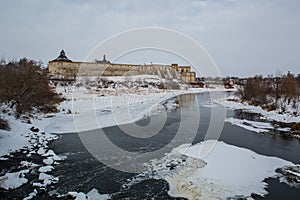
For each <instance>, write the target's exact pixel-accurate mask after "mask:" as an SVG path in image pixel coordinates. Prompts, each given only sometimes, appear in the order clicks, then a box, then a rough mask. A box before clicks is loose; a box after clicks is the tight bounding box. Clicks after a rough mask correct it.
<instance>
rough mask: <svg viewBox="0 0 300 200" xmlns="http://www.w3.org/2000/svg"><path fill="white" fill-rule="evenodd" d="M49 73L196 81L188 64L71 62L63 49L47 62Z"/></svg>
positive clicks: (194, 74)
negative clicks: (153, 77) (149, 75)
mask: <svg viewBox="0 0 300 200" xmlns="http://www.w3.org/2000/svg"><path fill="white" fill-rule="evenodd" d="M48 68H49V72H50V73H51V74H58V75H63V76H65V77H69V78H70V77H71V78H75V77H76V76H134V75H141V74H151V75H158V76H159V77H161V78H166V79H180V80H183V81H185V82H190V83H193V82H195V81H196V73H195V72H191V67H190V66H178V64H172V65H160V64H147V65H146V64H144V65H135V64H117V63H110V62H109V61H108V60H106V57H105V55H104V56H103V60H95V62H73V61H71V60H70V59H68V57H67V56H66V54H65V52H64V50H62V51H61V52H60V55H59V56H58V57H57V58H56V59H54V60H52V61H50V62H49V64H48Z"/></svg>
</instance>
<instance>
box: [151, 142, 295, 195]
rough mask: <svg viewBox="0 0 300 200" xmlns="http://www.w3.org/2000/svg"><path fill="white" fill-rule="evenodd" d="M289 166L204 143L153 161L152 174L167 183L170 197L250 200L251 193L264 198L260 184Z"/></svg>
mask: <svg viewBox="0 0 300 200" xmlns="http://www.w3.org/2000/svg"><path fill="white" fill-rule="evenodd" d="M211 145H215V146H214V148H213V150H212V151H211V152H210V153H209V154H208V155H207V156H206V157H204V158H202V157H201V156H200V155H201V152H202V151H203V150H205V149H207V148H208V149H209V146H211ZM202 153H203V152H202ZM181 154H183V155H185V156H188V157H187V158H184V157H182V155H181ZM180 155H181V156H180ZM183 160H186V161H185V162H183ZM291 165H294V164H293V163H291V162H289V161H285V160H283V159H280V158H276V157H268V156H263V155H259V154H257V153H255V152H253V151H251V150H248V149H245V148H240V147H236V146H233V145H229V144H226V143H224V142H221V141H213V140H208V141H204V142H201V143H198V144H196V145H193V146H190V145H188V144H185V145H181V146H179V147H177V148H175V149H173V151H172V152H171V153H169V154H166V156H165V157H163V158H162V159H159V160H153V163H152V170H153V171H152V172H154V173H155V174H156V175H154V176H155V178H163V179H165V180H167V182H168V183H169V184H170V190H169V194H170V195H171V196H174V197H186V198H188V199H226V198H227V197H237V196H243V197H250V195H251V194H252V193H256V194H260V195H265V194H267V191H266V187H267V184H266V183H264V182H263V180H264V179H265V178H267V177H274V176H275V175H276V174H277V173H276V172H275V170H276V169H277V168H281V167H284V166H291ZM170 167H172V168H170ZM152 172H151V173H152Z"/></svg>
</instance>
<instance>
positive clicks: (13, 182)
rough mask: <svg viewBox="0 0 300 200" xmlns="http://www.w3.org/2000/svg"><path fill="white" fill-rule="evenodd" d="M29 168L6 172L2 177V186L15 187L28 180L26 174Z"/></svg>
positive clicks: (0, 178) (5, 187)
mask: <svg viewBox="0 0 300 200" xmlns="http://www.w3.org/2000/svg"><path fill="white" fill-rule="evenodd" d="M28 172H29V170H21V171H18V172H12V173H6V174H5V175H4V176H1V177H0V187H1V188H4V189H6V190H9V189H15V188H18V187H20V186H21V185H23V184H25V183H27V182H28V179H26V178H25V174H26V173H28Z"/></svg>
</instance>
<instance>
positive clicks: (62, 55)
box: [51, 50, 72, 62]
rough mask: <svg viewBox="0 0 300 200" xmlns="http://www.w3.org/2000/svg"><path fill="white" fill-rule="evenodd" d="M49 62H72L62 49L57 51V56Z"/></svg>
mask: <svg viewBox="0 0 300 200" xmlns="http://www.w3.org/2000/svg"><path fill="white" fill-rule="evenodd" d="M51 62H72V60H70V59H69V58H68V57H67V56H66V53H65V51H64V50H61V52H60V53H59V56H58V57H57V58H56V59H54V60H52V61H51Z"/></svg>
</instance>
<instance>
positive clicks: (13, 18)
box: [0, 0, 300, 76]
mask: <svg viewBox="0 0 300 200" xmlns="http://www.w3.org/2000/svg"><path fill="white" fill-rule="evenodd" d="M299 10H300V1H298V0H294V1H293V0H224V1H221V0H207V1H196V0H194V1H192V0H191V1H188V0H185V1H182V0H172V1H171V0H170V1H163V0H151V1H141V0H136V1H135V0H128V1H127V0H122V1H121V0H120V1H98V0H97V1H96V0H94V1H93V0H69V1H67V0H65V1H63V0H53V1H49V0H45V1H44V0H23V1H22V0H10V1H1V6H0V33H1V34H0V56H4V57H5V58H6V59H19V58H20V57H24V56H25V57H28V58H31V59H35V60H42V61H43V62H44V63H47V62H48V61H49V60H52V59H54V58H56V57H57V55H58V53H59V51H60V50H61V49H62V48H63V49H64V50H65V51H66V53H67V55H68V56H69V58H70V59H72V60H76V61H80V60H83V59H84V58H85V57H86V56H87V54H88V53H89V52H90V51H91V50H92V49H93V48H94V47H95V46H96V45H97V44H99V43H100V42H102V41H104V40H105V39H107V38H108V37H110V36H112V35H115V34H117V33H119V32H122V31H126V30H130V29H133V28H142V27H163V28H169V29H174V30H176V31H180V32H182V33H184V34H186V35H188V36H190V37H192V38H194V39H195V40H196V41H198V42H199V43H200V44H202V45H203V46H204V47H205V49H206V50H207V51H208V53H209V54H210V55H211V57H212V58H213V59H214V61H215V62H216V64H217V65H218V67H219V69H220V71H221V73H222V75H224V76H226V75H238V76H251V75H255V74H271V73H273V74H276V73H279V72H281V73H286V72H287V71H291V72H293V73H297V74H298V73H300V12H299ZM146 53H149V51H147V52H145V55H146ZM145 55H144V58H145V62H149V61H150V60H149V59H148V60H147V59H146V57H147V56H145ZM164 56H165V58H166V59H165V60H160V59H158V60H151V61H153V62H155V63H157V62H169V61H170V62H174V61H176V58H171V57H172V56H171V57H169V58H167V57H168V56H166V55H165V54H161V57H164ZM137 57H139V58H140V59H135V58H137ZM107 58H108V59H109V55H107ZM129 58H130V59H129ZM141 58H143V53H141V52H140V53H137V54H136V55H135V56H134V55H132V56H131V57H128V58H127V59H125V58H124V61H125V60H126V61H130V60H132V62H133V63H141V62H142V61H143V59H141ZM151 59H155V57H152V58H151ZM120 61H122V59H121V60H120ZM178 62H179V63H180V62H181V60H180V58H178Z"/></svg>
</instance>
